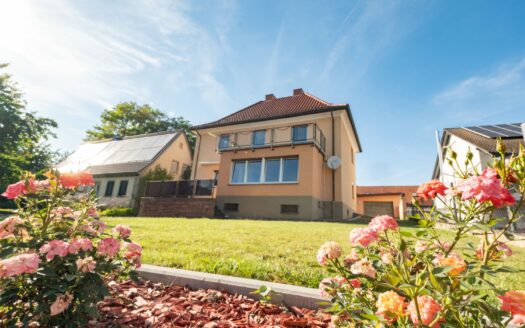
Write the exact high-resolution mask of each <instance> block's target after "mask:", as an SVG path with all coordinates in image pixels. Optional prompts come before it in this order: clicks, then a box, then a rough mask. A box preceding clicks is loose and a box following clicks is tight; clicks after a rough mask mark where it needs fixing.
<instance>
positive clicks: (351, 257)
mask: <svg viewBox="0 0 525 328" xmlns="http://www.w3.org/2000/svg"><path fill="white" fill-rule="evenodd" d="M359 259H360V255H359V253H358V252H357V250H356V249H355V248H352V250H350V254H348V255H347V256H346V257H345V259H344V264H345V267H350V266H351V265H352V263H354V262H357V261H359Z"/></svg>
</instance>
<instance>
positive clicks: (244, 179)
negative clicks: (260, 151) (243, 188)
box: [230, 157, 299, 185]
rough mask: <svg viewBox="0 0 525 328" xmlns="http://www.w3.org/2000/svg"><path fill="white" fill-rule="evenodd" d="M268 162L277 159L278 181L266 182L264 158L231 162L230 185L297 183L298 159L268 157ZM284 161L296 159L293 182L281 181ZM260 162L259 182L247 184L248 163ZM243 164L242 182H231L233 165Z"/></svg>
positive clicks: (248, 183)
mask: <svg viewBox="0 0 525 328" xmlns="http://www.w3.org/2000/svg"><path fill="white" fill-rule="evenodd" d="M268 159H269V160H275V159H279V161H280V163H279V181H271V182H266V160H267V159H266V158H265V157H263V158H251V159H246V160H233V161H232V163H231V167H230V184H232V185H250V184H290V183H299V157H270V158H268ZM285 159H296V160H297V179H296V180H295V181H283V174H284V160H285ZM258 160H261V174H260V177H259V182H248V162H250V161H258ZM239 162H241V163H244V177H243V181H242V182H233V170H234V167H235V163H239Z"/></svg>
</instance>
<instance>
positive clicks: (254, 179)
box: [231, 157, 299, 184]
mask: <svg viewBox="0 0 525 328" xmlns="http://www.w3.org/2000/svg"><path fill="white" fill-rule="evenodd" d="M298 173H299V158H298V157H283V158H268V159H266V158H262V159H251V160H244V161H234V162H233V165H232V174H231V183H232V184H243V183H293V182H297V181H298V175H299V174H298Z"/></svg>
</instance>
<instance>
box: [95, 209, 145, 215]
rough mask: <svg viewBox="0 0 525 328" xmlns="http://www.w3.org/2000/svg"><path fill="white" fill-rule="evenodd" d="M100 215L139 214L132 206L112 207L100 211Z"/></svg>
mask: <svg viewBox="0 0 525 328" xmlns="http://www.w3.org/2000/svg"><path fill="white" fill-rule="evenodd" d="M100 216H137V210H136V209H134V208H131V207H112V208H106V209H105V210H102V211H100Z"/></svg>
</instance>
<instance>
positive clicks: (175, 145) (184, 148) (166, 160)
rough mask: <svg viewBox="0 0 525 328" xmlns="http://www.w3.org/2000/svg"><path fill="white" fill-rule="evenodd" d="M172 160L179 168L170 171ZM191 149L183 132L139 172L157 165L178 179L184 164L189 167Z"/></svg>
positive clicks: (146, 170) (144, 171)
mask: <svg viewBox="0 0 525 328" xmlns="http://www.w3.org/2000/svg"><path fill="white" fill-rule="evenodd" d="M173 161H177V162H179V168H178V171H177V172H171V164H172V162H173ZM191 161H192V159H191V150H190V145H189V143H188V141H187V139H186V137H185V136H184V135H183V134H180V135H179V136H178V137H177V139H175V140H174V141H173V142H172V143H171V144H170V145H169V146H168V148H167V149H165V150H164V151H163V152H162V154H160V156H159V157H157V158H156V159H155V160H154V161H153V162H152V163H151V164H150V165H148V166H147V167H146V168H145V169H143V170H142V172H141V174H142V175H144V174H145V173H146V172H148V171H149V170H151V169H153V168H155V167H156V166H157V165H159V166H160V167H161V168H163V169H166V170H167V171H168V172H169V173H170V174H171V175H172V176H173V179H174V180H180V179H181V175H182V173H183V171H184V170H183V167H184V165H186V166H189V167H191Z"/></svg>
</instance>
